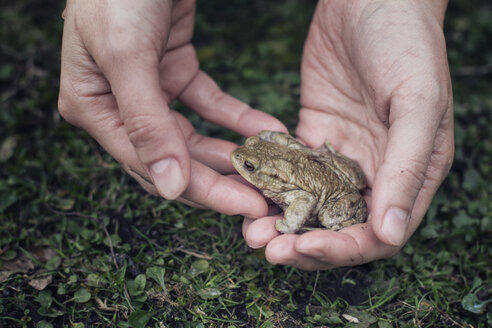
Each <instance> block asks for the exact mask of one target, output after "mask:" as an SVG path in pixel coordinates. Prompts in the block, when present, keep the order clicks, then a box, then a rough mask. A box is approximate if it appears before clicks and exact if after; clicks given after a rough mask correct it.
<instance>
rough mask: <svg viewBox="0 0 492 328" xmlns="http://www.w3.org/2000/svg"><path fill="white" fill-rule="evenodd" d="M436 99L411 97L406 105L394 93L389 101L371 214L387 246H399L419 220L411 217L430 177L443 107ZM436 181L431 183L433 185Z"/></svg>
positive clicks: (432, 96) (379, 234)
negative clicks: (411, 220) (384, 146)
mask: <svg viewBox="0 0 492 328" xmlns="http://www.w3.org/2000/svg"><path fill="white" fill-rule="evenodd" d="M438 98H439V95H433V94H431V95H429V96H427V97H426V98H424V99H419V98H410V99H411V100H410V101H412V103H411V104H409V98H408V97H406V98H405V97H402V96H395V97H394V98H393V100H392V102H391V104H390V128H389V130H388V141H387V145H386V150H385V153H384V158H383V162H382V164H381V165H380V167H379V169H378V173H377V175H376V178H375V181H374V185H373V188H372V189H373V190H372V196H373V204H372V210H371V214H370V216H371V220H372V223H373V228H374V232H375V234H376V235H377V236H378V238H379V239H381V240H382V241H383V242H385V243H386V244H388V245H394V246H400V245H402V244H403V243H404V242H405V241H406V239H407V238H408V237H409V236H410V234H409V233H407V230H408V229H407V228H408V225H409V221H410V219H411V218H412V219H413V220H418V221H419V223H420V220H421V219H422V218H421V217H416V216H412V210H413V207H414V204H415V200H416V198H417V195H418V194H419V192H420V191H421V189H422V186H423V184H424V181H425V180H426V179H429V178H430V177H429V176H428V168H429V162H430V157H431V154H432V152H433V149H434V142H435V139H436V132H437V130H438V127H439V124H440V122H441V121H442V117H443V115H444V112H445V109H446V108H439V106H440V102H439V101H437V100H438ZM439 180H440V179H439ZM439 183H440V181H439V182H438V181H435V182H434V184H436V187H437V185H439Z"/></svg>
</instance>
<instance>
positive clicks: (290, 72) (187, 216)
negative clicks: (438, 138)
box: [0, 0, 492, 328]
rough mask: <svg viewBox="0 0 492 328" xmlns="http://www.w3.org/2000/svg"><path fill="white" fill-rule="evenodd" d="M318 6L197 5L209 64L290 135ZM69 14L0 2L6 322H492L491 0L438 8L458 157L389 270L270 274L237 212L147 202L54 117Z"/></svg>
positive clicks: (50, 2)
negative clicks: (445, 44) (62, 41)
mask: <svg viewBox="0 0 492 328" xmlns="http://www.w3.org/2000/svg"><path fill="white" fill-rule="evenodd" d="M314 4H315V3H314V2H312V1H309V2H307V1H302V2H301V1H276V2H269V1H260V0H254V1H246V0H234V1H225V0H221V1H213V2H212V1H204V0H199V1H198V14H197V20H196V33H195V41H196V45H197V51H198V56H199V58H200V61H201V64H202V67H203V69H204V70H205V71H207V72H208V73H209V74H210V75H212V76H213V77H214V78H215V79H216V80H217V81H218V83H219V84H220V85H221V86H222V87H223V88H224V89H225V90H226V91H228V92H230V93H232V94H233V95H235V96H237V97H239V98H241V99H242V100H244V101H246V102H248V103H250V104H251V105H252V106H254V107H256V108H260V109H262V110H265V111H267V112H268V113H270V114H272V115H275V116H276V117H278V118H279V119H281V120H282V121H283V122H284V123H285V124H287V126H288V127H289V128H290V129H292V128H294V127H295V124H296V114H295V113H296V111H297V109H298V107H299V104H298V99H299V70H298V67H299V60H300V54H301V50H302V43H303V40H304V37H305V35H306V32H307V27H308V24H309V20H310V17H311V15H312V11H313V8H314ZM63 5H64V4H63V2H62V1H54V0H47V1H43V2H42V3H41V2H39V1H34V0H23V1H16V2H15V3H14V2H4V3H2V4H1V5H0V6H1V11H0V20H1V21H2V27H1V29H0V36H1V38H0V127H1V128H0V227H1V228H0V327H17V326H25V327H32V326H37V327H62V326H70V327H96V326H108V327H113V326H114V327H129V326H133V327H142V326H145V325H148V326H150V327H300V326H302V327H321V326H329V327H350V326H356V327H379V328H383V327H415V326H418V327H453V326H456V327H489V326H492V313H491V310H492V306H491V304H490V302H491V300H492V278H491V275H492V261H491V258H492V247H491V246H492V238H491V232H492V202H491V199H492V185H491V183H490V182H491V181H492V166H491V163H492V95H491V93H490V89H491V81H492V50H491V49H492V48H491V46H490V44H491V43H490V41H491V40H492V8H491V6H490V4H489V3H487V1H475V0H469V1H464V0H456V1H452V2H451V4H450V8H449V10H448V14H447V17H446V22H445V33H446V38H447V42H448V55H449V61H450V66H451V74H452V79H453V89H454V95H455V120H456V128H455V134H456V155H455V161H454V165H453V167H452V170H451V172H450V174H449V177H448V178H447V180H446V181H445V182H444V184H443V185H442V187H441V188H440V190H439V192H438V193H437V195H436V197H435V199H434V201H433V203H432V205H431V207H430V209H429V211H428V213H427V215H426V218H425V219H424V221H423V223H422V225H421V227H420V229H419V230H418V231H417V232H416V233H415V235H414V236H413V237H412V239H411V240H410V242H409V243H408V244H407V245H406V246H405V247H404V248H403V250H402V252H401V253H400V254H399V255H397V256H395V257H393V258H392V259H388V260H381V261H376V262H374V263H370V264H366V265H362V266H358V267H354V268H342V269H336V270H331V271H323V272H303V271H299V270H296V269H292V268H290V267H285V266H272V265H270V264H268V263H267V262H266V261H265V259H264V255H263V253H262V251H261V250H256V251H254V250H251V249H249V248H248V247H247V246H246V245H245V243H244V241H243V239H242V235H241V228H240V227H241V218H240V217H227V216H224V215H220V214H218V213H215V212H211V211H204V210H196V209H192V208H189V207H187V206H184V205H182V204H179V203H177V202H173V201H164V200H162V199H159V198H157V197H154V196H150V195H148V194H146V193H145V192H143V190H142V189H141V188H140V187H139V186H138V184H136V183H135V181H133V180H132V179H131V178H129V177H128V176H127V175H126V174H124V173H123V172H122V170H121V169H120V167H119V166H118V165H117V163H115V161H114V160H112V159H111V158H110V157H109V156H108V155H107V154H106V153H105V152H104V151H103V150H102V149H101V148H100V147H99V146H98V145H97V143H96V142H94V141H93V140H92V139H91V138H90V137H89V136H88V135H87V134H85V133H84V132H83V131H81V130H79V129H76V128H74V127H72V126H70V125H69V124H67V123H66V122H64V121H63V120H62V119H61V118H60V117H59V115H58V113H57V108H56V99H57V92H58V84H59V81H58V77H59V60H60V52H59V50H60V39H61V28H62V20H61V17H60V15H61V11H62V8H63ZM173 106H174V107H175V108H177V109H179V110H180V111H181V112H183V113H186V114H187V115H188V114H189V116H190V117H191V120H192V122H193V123H194V124H195V126H196V127H197V129H198V130H199V131H201V132H202V133H206V134H208V135H213V136H219V137H222V138H226V139H229V140H233V141H236V142H240V141H241V138H240V137H239V136H238V135H236V134H232V133H230V132H227V131H224V130H223V129H220V128H218V127H216V126H214V125H212V124H206V123H203V122H200V120H199V119H198V117H197V116H196V115H193V114H190V112H189V110H188V109H186V108H185V107H184V106H183V105H181V104H178V103H176V104H174V105H173ZM356 321H358V323H356Z"/></svg>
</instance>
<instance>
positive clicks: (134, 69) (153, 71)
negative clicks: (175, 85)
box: [106, 58, 191, 199]
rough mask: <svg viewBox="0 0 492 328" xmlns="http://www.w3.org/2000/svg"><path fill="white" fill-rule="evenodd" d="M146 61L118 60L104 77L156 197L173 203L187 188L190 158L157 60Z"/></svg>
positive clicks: (140, 59) (142, 59)
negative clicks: (163, 87) (168, 100)
mask: <svg viewBox="0 0 492 328" xmlns="http://www.w3.org/2000/svg"><path fill="white" fill-rule="evenodd" d="M146 59H148V58H139V59H138V60H136V58H135V60H125V61H120V60H118V61H117V62H116V63H115V64H114V65H112V67H111V72H107V74H106V75H107V76H108V79H109V82H110V84H111V88H112V92H113V93H114V95H115V98H116V101H117V104H118V108H119V110H120V117H121V121H122V122H123V124H124V126H125V129H126V131H127V134H128V137H129V140H130V142H131V143H132V145H133V147H134V149H135V152H136V154H137V157H138V158H139V160H140V162H141V163H142V164H143V166H144V169H145V170H146V172H147V174H148V175H149V176H150V177H151V178H152V181H153V183H154V185H155V186H156V188H157V190H158V191H159V193H160V194H161V195H162V196H163V197H164V198H166V199H175V198H177V197H178V196H179V195H180V194H181V193H182V192H183V191H184V190H185V189H186V187H187V185H188V182H189V179H190V170H191V168H190V158H189V154H188V149H187V147H186V142H185V140H184V136H183V134H182V132H181V130H180V128H179V125H178V123H177V122H176V119H175V118H174V116H173V115H172V113H171V111H170V109H169V106H168V103H167V100H166V99H165V97H164V94H163V92H162V90H161V87H160V83H159V76H158V60H157V58H155V59H153V58H151V60H146ZM119 63H123V64H121V65H120V64H119Z"/></svg>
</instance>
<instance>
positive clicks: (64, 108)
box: [58, 91, 76, 125]
mask: <svg viewBox="0 0 492 328" xmlns="http://www.w3.org/2000/svg"><path fill="white" fill-rule="evenodd" d="M58 113H59V114H60V116H61V117H63V119H65V121H67V122H69V123H71V124H74V125H75V124H76V119H75V111H74V109H73V106H72V105H71V101H70V100H69V99H67V97H66V96H65V95H64V93H63V92H61V91H60V94H59V95H58Z"/></svg>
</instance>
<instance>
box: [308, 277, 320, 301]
mask: <svg viewBox="0 0 492 328" xmlns="http://www.w3.org/2000/svg"><path fill="white" fill-rule="evenodd" d="M318 279H319V270H318V271H316V278H314V286H313V292H312V293H311V296H309V302H308V304H311V300H312V299H313V295H314V293H315V292H316V287H317V286H318Z"/></svg>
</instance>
